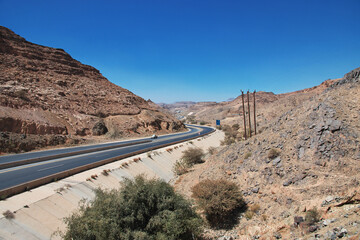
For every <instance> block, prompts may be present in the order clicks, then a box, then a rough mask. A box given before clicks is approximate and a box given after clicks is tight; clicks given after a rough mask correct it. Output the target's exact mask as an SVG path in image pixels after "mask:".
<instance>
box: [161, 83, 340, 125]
mask: <svg viewBox="0 0 360 240" xmlns="http://www.w3.org/2000/svg"><path fill="white" fill-rule="evenodd" d="M338 80H339V79H334V80H330V79H329V80H326V81H324V82H323V83H322V84H320V85H319V86H315V87H311V88H307V89H303V90H299V91H296V92H290V93H285V94H274V93H272V92H264V91H259V92H256V114H257V123H258V124H259V125H260V126H262V125H264V124H266V123H268V122H269V121H271V120H272V119H273V118H274V117H275V116H277V112H279V109H281V111H282V110H284V109H287V110H290V109H292V108H293V107H296V106H297V105H298V104H300V103H301V102H303V101H305V100H307V99H309V98H311V97H313V96H315V95H317V94H319V93H320V92H321V91H323V90H324V89H326V88H327V87H328V86H330V85H331V84H332V83H334V82H335V81H338ZM244 94H245V95H244V102H245V106H246V109H245V111H246V112H247V111H248V110H247V95H246V93H244ZM249 100H250V106H251V111H252V109H253V93H252V92H251V93H250V96H249ZM163 106H164V108H166V109H168V110H169V111H170V112H171V113H173V114H175V115H176V116H177V117H178V118H179V119H187V120H188V121H189V122H193V123H195V122H197V123H207V124H210V125H213V126H214V125H215V122H216V121H215V120H221V124H224V125H233V124H239V123H241V122H242V121H243V120H242V116H243V109H242V97H241V95H240V96H238V97H236V98H234V99H232V100H231V101H224V102H192V103H191V104H178V103H175V104H164V105H163ZM251 117H252V113H251Z"/></svg>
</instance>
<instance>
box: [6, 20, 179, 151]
mask: <svg viewBox="0 0 360 240" xmlns="http://www.w3.org/2000/svg"><path fill="white" fill-rule="evenodd" d="M183 129H184V125H183V124H182V123H181V122H179V121H178V120H176V119H175V118H174V117H172V116H171V115H169V114H168V113H164V112H163V111H162V110H161V109H160V108H159V107H157V106H154V105H153V104H150V103H149V102H147V101H145V100H144V99H142V98H141V97H139V96H136V95H135V94H133V93H132V92H130V91H129V90H127V89H124V88H122V87H119V86H117V85H115V84H113V83H111V82H110V81H108V80H107V79H106V78H105V77H104V76H102V75H101V73H100V72H99V70H97V69H95V68H93V67H91V66H88V65H85V64H82V63H80V62H79V61H77V60H75V59H73V58H72V57H71V56H70V55H69V54H68V53H66V52H65V51H64V50H63V49H57V48H51V47H45V46H40V45H37V44H34V43H31V42H28V41H26V40H25V39H24V38H22V37H20V36H18V35H16V34H15V33H14V32H12V31H11V30H9V29H7V28H5V27H1V26H0V131H1V132H2V134H1V140H0V141H1V146H2V147H1V149H0V150H1V151H3V152H9V151H21V150H31V149H33V148H35V146H37V145H39V146H46V145H54V144H55V145H56V144H57V143H61V144H62V143H65V142H67V141H69V139H70V138H73V137H74V136H83V137H86V136H94V135H101V134H104V133H106V132H107V135H105V138H106V137H108V138H109V137H112V138H114V137H128V136H134V135H139V134H152V133H153V132H173V131H180V130H183ZM16 134H18V135H16ZM19 134H20V135H19ZM36 136H37V137H36ZM39 136H40V137H39ZM55 136H56V137H55ZM32 138H34V139H32ZM25 139H26V140H25ZM30 139H32V140H30ZM75 139H76V137H75ZM27 141H29V142H27ZM76 141H78V140H76ZM20 145H23V146H20Z"/></svg>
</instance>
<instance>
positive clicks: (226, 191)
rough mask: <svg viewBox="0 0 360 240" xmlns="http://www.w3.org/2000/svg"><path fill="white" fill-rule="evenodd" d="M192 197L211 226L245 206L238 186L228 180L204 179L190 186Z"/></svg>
mask: <svg viewBox="0 0 360 240" xmlns="http://www.w3.org/2000/svg"><path fill="white" fill-rule="evenodd" d="M191 191H192V197H193V198H194V199H195V201H196V203H197V205H198V206H199V208H201V209H202V210H203V211H204V213H205V216H206V218H207V220H208V221H209V223H210V224H211V225H212V226H216V225H218V224H219V223H221V222H222V221H224V220H225V219H226V218H229V216H230V215H232V214H233V213H234V212H236V211H237V210H239V209H241V208H243V207H244V206H245V202H244V200H243V198H242V194H241V191H240V189H239V187H238V186H237V185H236V184H235V183H233V182H230V181H228V180H223V179H218V180H210V179H206V180H203V181H201V182H199V183H198V184H196V185H195V186H193V187H192V189H191Z"/></svg>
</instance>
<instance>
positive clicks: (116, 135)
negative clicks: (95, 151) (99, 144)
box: [107, 129, 123, 139]
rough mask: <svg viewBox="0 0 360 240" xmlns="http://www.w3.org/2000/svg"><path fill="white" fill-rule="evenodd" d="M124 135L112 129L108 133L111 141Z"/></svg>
mask: <svg viewBox="0 0 360 240" xmlns="http://www.w3.org/2000/svg"><path fill="white" fill-rule="evenodd" d="M122 135H123V132H122V131H119V130H118V129H112V130H110V131H108V132H107V136H108V137H109V138H111V139H117V138H121V137H122Z"/></svg>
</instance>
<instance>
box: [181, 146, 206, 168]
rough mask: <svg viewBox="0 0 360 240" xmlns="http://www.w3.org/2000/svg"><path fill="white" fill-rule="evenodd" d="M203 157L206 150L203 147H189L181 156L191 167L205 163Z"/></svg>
mask: <svg viewBox="0 0 360 240" xmlns="http://www.w3.org/2000/svg"><path fill="white" fill-rule="evenodd" d="M203 158H204V151H203V150H202V149H201V148H189V149H187V150H185V151H183V155H182V156H181V159H182V160H183V161H184V163H185V164H186V165H187V166H189V167H191V166H192V165H194V164H196V163H203V162H204V160H203Z"/></svg>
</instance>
